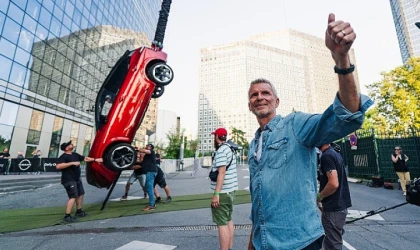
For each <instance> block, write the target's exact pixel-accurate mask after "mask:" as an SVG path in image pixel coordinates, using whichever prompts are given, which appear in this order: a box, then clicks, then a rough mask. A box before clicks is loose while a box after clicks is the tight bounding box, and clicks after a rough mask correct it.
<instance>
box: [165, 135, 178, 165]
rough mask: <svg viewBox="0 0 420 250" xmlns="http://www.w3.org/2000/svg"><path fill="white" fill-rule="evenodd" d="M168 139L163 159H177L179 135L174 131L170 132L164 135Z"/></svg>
mask: <svg viewBox="0 0 420 250" xmlns="http://www.w3.org/2000/svg"><path fill="white" fill-rule="evenodd" d="M166 137H167V138H168V141H169V143H168V146H167V147H166V148H165V158H167V159H178V158H179V150H180V148H181V135H180V134H179V133H177V132H176V130H171V131H169V132H168V133H167V134H166Z"/></svg>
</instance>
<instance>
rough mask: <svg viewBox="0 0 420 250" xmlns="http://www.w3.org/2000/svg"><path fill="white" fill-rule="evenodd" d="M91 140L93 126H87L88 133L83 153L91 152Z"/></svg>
mask: <svg viewBox="0 0 420 250" xmlns="http://www.w3.org/2000/svg"><path fill="white" fill-rule="evenodd" d="M91 140H92V127H87V128H86V134H85V145H84V148H83V155H88V154H89V150H90V145H91Z"/></svg>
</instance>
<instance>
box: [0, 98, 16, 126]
mask: <svg viewBox="0 0 420 250" xmlns="http://www.w3.org/2000/svg"><path fill="white" fill-rule="evenodd" d="M17 112H18V105H17V104H14V103H11V102H4V103H3V108H2V112H1V114H0V124H4V125H10V126H14V125H15V121H16V115H17Z"/></svg>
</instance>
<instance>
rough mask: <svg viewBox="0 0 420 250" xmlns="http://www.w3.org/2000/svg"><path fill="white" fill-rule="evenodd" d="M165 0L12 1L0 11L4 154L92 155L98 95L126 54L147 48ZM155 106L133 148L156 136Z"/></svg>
mask: <svg viewBox="0 0 420 250" xmlns="http://www.w3.org/2000/svg"><path fill="white" fill-rule="evenodd" d="M160 4H161V1H160V0H133V1H129V0H122V1H109V0H88V1H81V0H55V1H52V0H23V1H22V0H19V1H18V0H10V1H4V2H2V4H1V5H0V64H1V65H2V67H1V69H0V147H1V148H4V147H10V153H11V155H12V156H15V155H16V153H17V151H18V150H22V151H24V152H25V153H26V155H27V156H29V155H30V154H31V153H32V151H33V150H35V149H40V150H41V151H42V152H43V157H57V156H58V155H59V153H60V150H59V145H60V143H62V142H64V141H68V140H70V139H71V140H72V141H73V144H74V145H75V146H76V152H78V153H81V154H87V153H88V151H89V148H90V145H91V141H92V139H93V136H94V133H95V127H94V116H93V115H94V114H93V112H92V108H93V106H94V103H95V99H96V93H97V92H98V90H99V88H100V87H101V85H102V83H103V81H104V80H105V78H106V76H107V75H108V73H109V71H110V69H111V68H112V66H113V65H114V63H115V62H116V61H117V60H118V59H119V58H120V57H121V56H122V54H123V53H124V52H125V51H126V50H132V49H135V48H137V47H139V46H143V45H149V44H150V43H151V40H152V38H153V36H154V31H155V29H156V24H157V19H158V15H159V10H160ZM156 119H157V102H156V100H154V101H152V102H151V104H150V106H149V110H148V112H147V113H146V116H145V119H144V121H143V124H142V126H141V127H140V129H139V130H138V132H137V135H136V138H135V141H134V143H135V144H136V145H137V146H142V145H144V144H145V142H146V141H145V137H146V134H148V133H149V134H150V133H152V132H154V130H155V127H156Z"/></svg>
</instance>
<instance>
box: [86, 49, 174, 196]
mask: <svg viewBox="0 0 420 250" xmlns="http://www.w3.org/2000/svg"><path fill="white" fill-rule="evenodd" d="M166 58H167V55H166V53H164V52H162V51H161V49H160V48H158V47H152V48H149V47H141V48H138V49H135V50H132V51H127V52H126V53H125V54H124V55H123V56H122V57H121V58H120V59H119V60H118V62H117V63H116V64H115V66H114V67H113V68H112V69H111V72H110V73H109V75H108V77H107V78H106V80H105V82H104V83H103V85H102V87H101V89H100V90H99V92H98V96H97V98H96V102H95V107H94V111H95V129H96V136H95V139H94V141H93V143H92V147H91V150H90V153H89V157H92V158H103V163H97V162H91V163H87V165H86V178H87V182H88V183H89V184H90V185H94V186H97V187H100V188H102V187H105V188H109V187H110V186H111V185H112V183H113V182H114V180H115V179H116V178H117V176H118V173H119V172H121V171H122V170H126V169H129V168H130V167H131V166H132V165H133V164H134V163H135V162H136V152H135V149H134V147H133V146H132V145H131V143H132V141H133V139H134V136H135V134H136V131H137V129H138V128H139V127H140V124H141V122H142V121H143V118H144V115H145V113H146V111H147V108H148V105H149V102H150V99H151V98H158V97H160V96H162V94H163V92H164V89H165V86H166V85H167V84H169V83H170V82H171V81H172V79H173V76H174V74H173V71H172V69H171V68H170V67H169V66H168V65H167V64H166Z"/></svg>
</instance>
